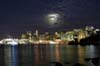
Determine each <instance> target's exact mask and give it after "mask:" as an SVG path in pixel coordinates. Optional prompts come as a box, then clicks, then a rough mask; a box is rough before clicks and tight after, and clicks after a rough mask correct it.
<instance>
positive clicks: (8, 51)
mask: <svg viewBox="0 0 100 66" xmlns="http://www.w3.org/2000/svg"><path fill="white" fill-rule="evenodd" d="M99 51H100V46H94V45H86V46H80V45H66V44H63V45H62V44H61V45H58V44H57V45H56V44H49V45H45V44H40V45H36V44H34V45H30V44H27V45H0V66H55V63H54V62H60V63H62V65H63V66H72V65H74V64H76V63H80V64H82V65H84V66H100V61H98V62H99V63H98V64H94V63H93V62H92V59H93V58H98V59H99V57H100V54H99Z"/></svg>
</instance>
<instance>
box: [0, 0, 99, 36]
mask: <svg viewBox="0 0 100 66" xmlns="http://www.w3.org/2000/svg"><path fill="white" fill-rule="evenodd" d="M51 13H57V14H59V15H60V17H61V19H60V22H57V23H55V24H53V25H50V24H48V21H47V20H46V16H47V15H48V14H51ZM85 26H94V27H96V28H99V26H100V1H99V0H0V34H7V33H19V32H24V31H27V30H32V31H34V30H35V29H39V30H40V31H55V30H71V29H74V28H82V27H85Z"/></svg>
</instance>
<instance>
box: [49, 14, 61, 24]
mask: <svg viewBox="0 0 100 66" xmlns="http://www.w3.org/2000/svg"><path fill="white" fill-rule="evenodd" d="M59 17H60V15H59V14H56V13H53V14H48V16H47V19H48V22H49V23H50V24H55V23H56V22H58V19H59Z"/></svg>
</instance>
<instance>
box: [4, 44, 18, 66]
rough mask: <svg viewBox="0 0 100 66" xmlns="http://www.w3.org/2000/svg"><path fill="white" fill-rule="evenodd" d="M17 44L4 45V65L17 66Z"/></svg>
mask: <svg viewBox="0 0 100 66" xmlns="http://www.w3.org/2000/svg"><path fill="white" fill-rule="evenodd" d="M17 54H18V53H17V46H10V45H7V46H5V47H4V60H5V66H18V57H17V56H18V55H17Z"/></svg>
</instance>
